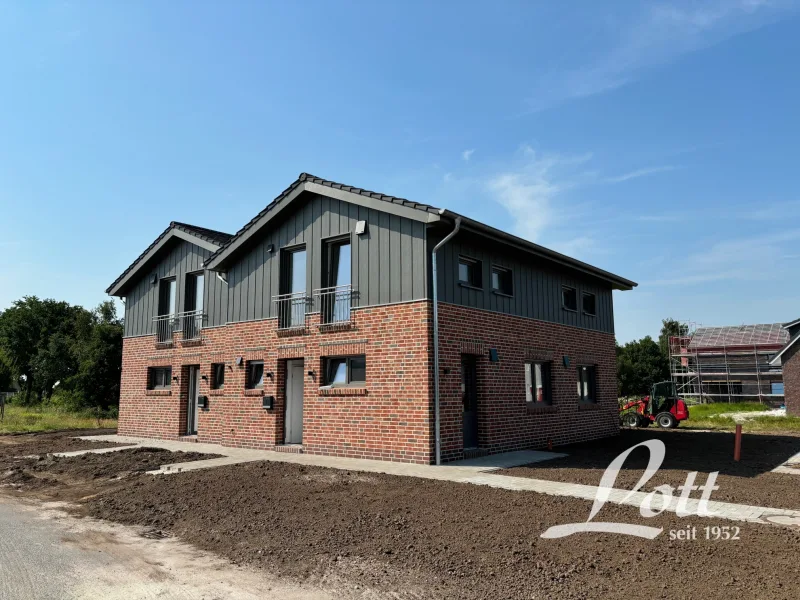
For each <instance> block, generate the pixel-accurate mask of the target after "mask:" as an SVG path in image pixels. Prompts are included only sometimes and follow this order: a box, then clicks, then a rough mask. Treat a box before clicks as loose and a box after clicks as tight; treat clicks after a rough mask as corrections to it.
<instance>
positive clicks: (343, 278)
mask: <svg viewBox="0 0 800 600" xmlns="http://www.w3.org/2000/svg"><path fill="white" fill-rule="evenodd" d="M324 248H325V252H324V256H323V269H324V270H323V273H322V285H323V287H324V288H325V289H322V290H320V291H319V303H320V306H319V309H320V315H321V319H322V322H323V323H346V322H348V321H349V320H350V300H351V296H352V289H351V284H352V276H351V271H352V261H351V255H350V238H349V237H347V238H339V239H334V240H330V241H328V242H326V244H325V247H324Z"/></svg>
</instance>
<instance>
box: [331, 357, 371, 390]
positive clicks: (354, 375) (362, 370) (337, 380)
mask: <svg viewBox="0 0 800 600" xmlns="http://www.w3.org/2000/svg"><path fill="white" fill-rule="evenodd" d="M323 366H324V370H325V385H331V386H341V385H364V384H365V383H366V381H367V358H366V357H365V356H364V355H363V354H362V355H360V356H335V357H328V358H324V359H323Z"/></svg>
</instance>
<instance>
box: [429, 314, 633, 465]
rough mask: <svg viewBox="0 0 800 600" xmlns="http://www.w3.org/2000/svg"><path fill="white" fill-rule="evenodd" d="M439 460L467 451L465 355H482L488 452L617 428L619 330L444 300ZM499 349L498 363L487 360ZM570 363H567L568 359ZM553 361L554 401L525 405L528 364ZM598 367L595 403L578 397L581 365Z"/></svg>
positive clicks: (482, 435)
mask: <svg viewBox="0 0 800 600" xmlns="http://www.w3.org/2000/svg"><path fill="white" fill-rule="evenodd" d="M439 340H440V347H441V355H440V359H439V360H440V367H441V369H442V371H443V372H442V375H441V381H440V386H441V391H440V402H441V409H440V410H441V417H440V418H441V438H442V460H454V459H458V458H461V457H462V456H463V443H462V442H463V437H462V436H463V432H462V415H461V413H462V396H461V355H462V354H473V355H476V357H477V371H478V378H477V380H478V447H479V448H481V449H485V450H488V451H489V452H491V453H494V452H504V451H508V450H520V449H524V448H540V449H541V448H545V447H547V445H548V441H552V443H553V444H554V445H561V444H567V443H572V442H579V441H586V440H590V439H595V438H600V437H605V436H610V435H616V434H617V433H618V432H619V409H618V404H617V380H616V350H615V345H614V335H613V334H609V333H601V332H597V331H588V330H585V329H578V328H575V327H569V326H566V325H558V324H555V323H547V322H543V321H534V320H532V319H525V318H522V317H515V316H511V315H504V314H499V313H496V312H490V311H485V310H477V309H472V308H466V307H462V306H455V305H452V304H440V305H439ZM492 348H494V349H496V350H497V352H498V358H499V361H498V362H490V361H489V350H490V349H492ZM565 356H566V357H568V358H569V363H570V366H569V367H565V366H564V357H565ZM531 361H546V362H549V363H550V365H551V378H552V404H551V405H550V406H528V404H527V403H526V400H525V366H524V365H525V363H526V362H531ZM578 365H593V366H595V367H596V373H597V403H595V404H583V405H580V404H579V403H578V400H577V366H578Z"/></svg>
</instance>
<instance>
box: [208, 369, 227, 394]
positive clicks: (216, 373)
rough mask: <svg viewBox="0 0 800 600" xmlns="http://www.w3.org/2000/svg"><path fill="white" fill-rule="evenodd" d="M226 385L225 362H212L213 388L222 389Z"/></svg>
mask: <svg viewBox="0 0 800 600" xmlns="http://www.w3.org/2000/svg"><path fill="white" fill-rule="evenodd" d="M224 387H225V363H212V365H211V389H212V390H221V389H222V388H224Z"/></svg>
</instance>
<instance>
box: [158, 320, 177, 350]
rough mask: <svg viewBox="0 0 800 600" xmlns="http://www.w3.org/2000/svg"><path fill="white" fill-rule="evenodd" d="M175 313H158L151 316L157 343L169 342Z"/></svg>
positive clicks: (173, 329) (173, 326) (173, 328)
mask: <svg viewBox="0 0 800 600" xmlns="http://www.w3.org/2000/svg"><path fill="white" fill-rule="evenodd" d="M175 321H176V319H175V315H174V314H173V315H159V316H157V317H153V324H154V326H155V330H156V343H157V344H171V343H172V334H173V333H174V332H175Z"/></svg>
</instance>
